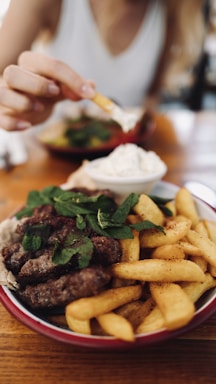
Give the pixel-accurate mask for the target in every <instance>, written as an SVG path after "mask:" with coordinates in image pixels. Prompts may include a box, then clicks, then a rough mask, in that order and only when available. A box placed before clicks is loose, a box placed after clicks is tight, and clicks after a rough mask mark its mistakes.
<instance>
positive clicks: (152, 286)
mask: <svg viewBox="0 0 216 384" xmlns="http://www.w3.org/2000/svg"><path fill="white" fill-rule="evenodd" d="M166 205H167V207H168V208H169V210H171V211H172V216H169V217H166V216H165V215H164V214H163V213H162V211H161V210H160V209H159V208H158V206H157V205H156V204H155V203H154V202H153V200H152V199H151V198H150V197H149V196H147V195H144V194H143V195H140V198H139V201H138V203H137V204H136V206H135V207H134V209H133V212H132V214H130V215H129V216H128V222H130V223H135V222H139V221H142V220H150V221H152V222H153V223H155V224H156V225H160V226H163V227H164V230H165V233H163V232H160V231H158V230H155V229H148V230H145V231H142V232H137V231H136V230H134V232H133V234H134V237H133V239H125V240H121V246H122V259H121V262H119V263H117V264H113V265H112V266H111V267H110V273H111V275H112V287H111V288H109V289H107V290H105V291H103V292H102V293H100V294H99V295H97V296H94V297H89V298H82V299H79V300H76V301H74V302H72V303H70V304H69V305H67V307H66V312H65V313H66V322H67V325H68V327H69V328H70V329H71V330H72V331H74V332H78V333H82V334H86V335H92V334H95V335H111V336H115V337H116V338H118V339H122V340H125V341H128V342H133V341H134V340H135V339H136V335H138V334H145V333H149V332H153V331H159V330H163V329H166V330H176V329H178V328H181V327H183V326H185V325H187V324H188V323H189V322H190V321H191V320H192V319H193V316H194V314H195V311H196V307H195V305H196V302H197V301H198V299H199V298H200V297H201V296H202V295H203V294H204V293H205V292H206V291H208V290H209V289H211V288H213V287H215V286H216V222H214V221H210V220H206V219H201V218H200V217H199V214H198V210H197V207H196V202H195V201H194V199H193V197H192V195H191V194H190V192H189V191H188V190H186V189H185V188H181V189H180V190H179V191H178V192H177V193H176V195H175V198H174V199H173V200H172V201H170V202H169V203H167V204H166Z"/></svg>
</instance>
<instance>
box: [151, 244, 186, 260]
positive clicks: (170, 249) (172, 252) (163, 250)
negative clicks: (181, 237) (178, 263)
mask: <svg viewBox="0 0 216 384" xmlns="http://www.w3.org/2000/svg"><path fill="white" fill-rule="evenodd" d="M151 258H152V259H167V260H170V259H184V258H185V253H184V251H183V249H182V247H181V246H180V245H179V244H166V245H161V246H160V247H157V248H155V249H154V251H153V252H152V254H151Z"/></svg>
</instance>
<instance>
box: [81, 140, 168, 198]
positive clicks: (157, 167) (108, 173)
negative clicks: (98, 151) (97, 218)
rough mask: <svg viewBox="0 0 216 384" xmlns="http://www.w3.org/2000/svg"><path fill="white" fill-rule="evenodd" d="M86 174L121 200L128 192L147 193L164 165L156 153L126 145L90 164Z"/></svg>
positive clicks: (97, 184)
mask: <svg viewBox="0 0 216 384" xmlns="http://www.w3.org/2000/svg"><path fill="white" fill-rule="evenodd" d="M85 171H86V173H87V175H88V176H89V177H90V178H91V179H92V180H93V182H94V183H95V185H96V186H97V188H99V189H109V190H111V191H112V192H113V193H114V194H115V195H116V197H117V198H119V199H123V198H124V197H126V196H127V195H128V194H129V193H131V192H134V193H138V194H140V193H147V194H148V193H150V192H151V190H152V189H153V188H154V187H155V185H156V184H157V183H158V182H159V181H160V180H161V179H162V178H163V176H164V175H165V174H166V172H167V166H166V164H165V163H164V162H163V161H162V160H161V158H160V157H159V156H158V155H157V154H156V153H155V152H153V151H146V150H144V149H143V148H141V147H139V146H138V145H136V144H133V143H127V144H122V145H119V146H118V147H117V148H115V149H114V150H113V151H112V152H111V153H110V154H109V155H108V156H105V157H101V158H98V159H95V160H92V161H89V162H88V163H87V165H86V167H85Z"/></svg>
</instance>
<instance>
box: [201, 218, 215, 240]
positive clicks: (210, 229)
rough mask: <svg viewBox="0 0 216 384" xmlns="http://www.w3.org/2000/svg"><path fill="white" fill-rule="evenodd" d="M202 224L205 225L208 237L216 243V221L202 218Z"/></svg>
mask: <svg viewBox="0 0 216 384" xmlns="http://www.w3.org/2000/svg"><path fill="white" fill-rule="evenodd" d="M203 224H204V226H205V227H206V230H207V233H208V237H209V239H210V240H212V241H213V242H214V243H215V244H216V222H214V221H210V220H203Z"/></svg>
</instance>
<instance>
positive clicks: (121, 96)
mask: <svg viewBox="0 0 216 384" xmlns="http://www.w3.org/2000/svg"><path fill="white" fill-rule="evenodd" d="M164 35H165V12H164V9H163V7H162V5H161V3H160V1H159V0H156V1H152V4H150V6H149V8H148V12H147V14H146V16H145V18H144V20H143V22H142V24H141V27H140V29H139V31H138V33H137V36H136V37H135V39H134V40H133V42H132V43H131V44H130V46H129V47H128V49H127V50H125V51H124V52H122V53H120V54H118V55H115V56H114V55H112V54H111V53H110V52H109V50H108V49H107V48H106V46H105V45H104V43H103V41H102V39H101V37H100V35H99V32H98V29H97V26H96V24H95V21H94V18H93V15H92V12H91V8H90V4H89V1H88V0H64V1H63V5H62V14H61V17H60V22H59V27H58V31H57V34H56V37H55V39H54V40H53V41H52V42H51V44H50V45H49V47H48V52H49V54H50V55H52V56H54V57H57V58H58V59H60V60H62V61H64V62H66V63H67V64H69V65H70V66H71V67H72V68H73V69H75V70H76V71H77V72H78V73H80V74H81V75H82V76H84V77H85V78H87V79H91V80H93V81H94V82H95V83H96V87H97V90H98V91H99V92H101V93H104V94H105V95H107V96H109V97H111V98H113V99H114V100H116V101H117V102H119V103H120V104H121V105H122V106H124V107H127V106H129V107H133V106H140V105H142V104H143V101H144V97H145V94H146V92H147V90H148V88H149V86H150V84H151V82H152V79H153V77H154V73H155V68H156V66H157V63H158V59H159V56H160V53H161V50H162V46H163V43H164Z"/></svg>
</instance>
